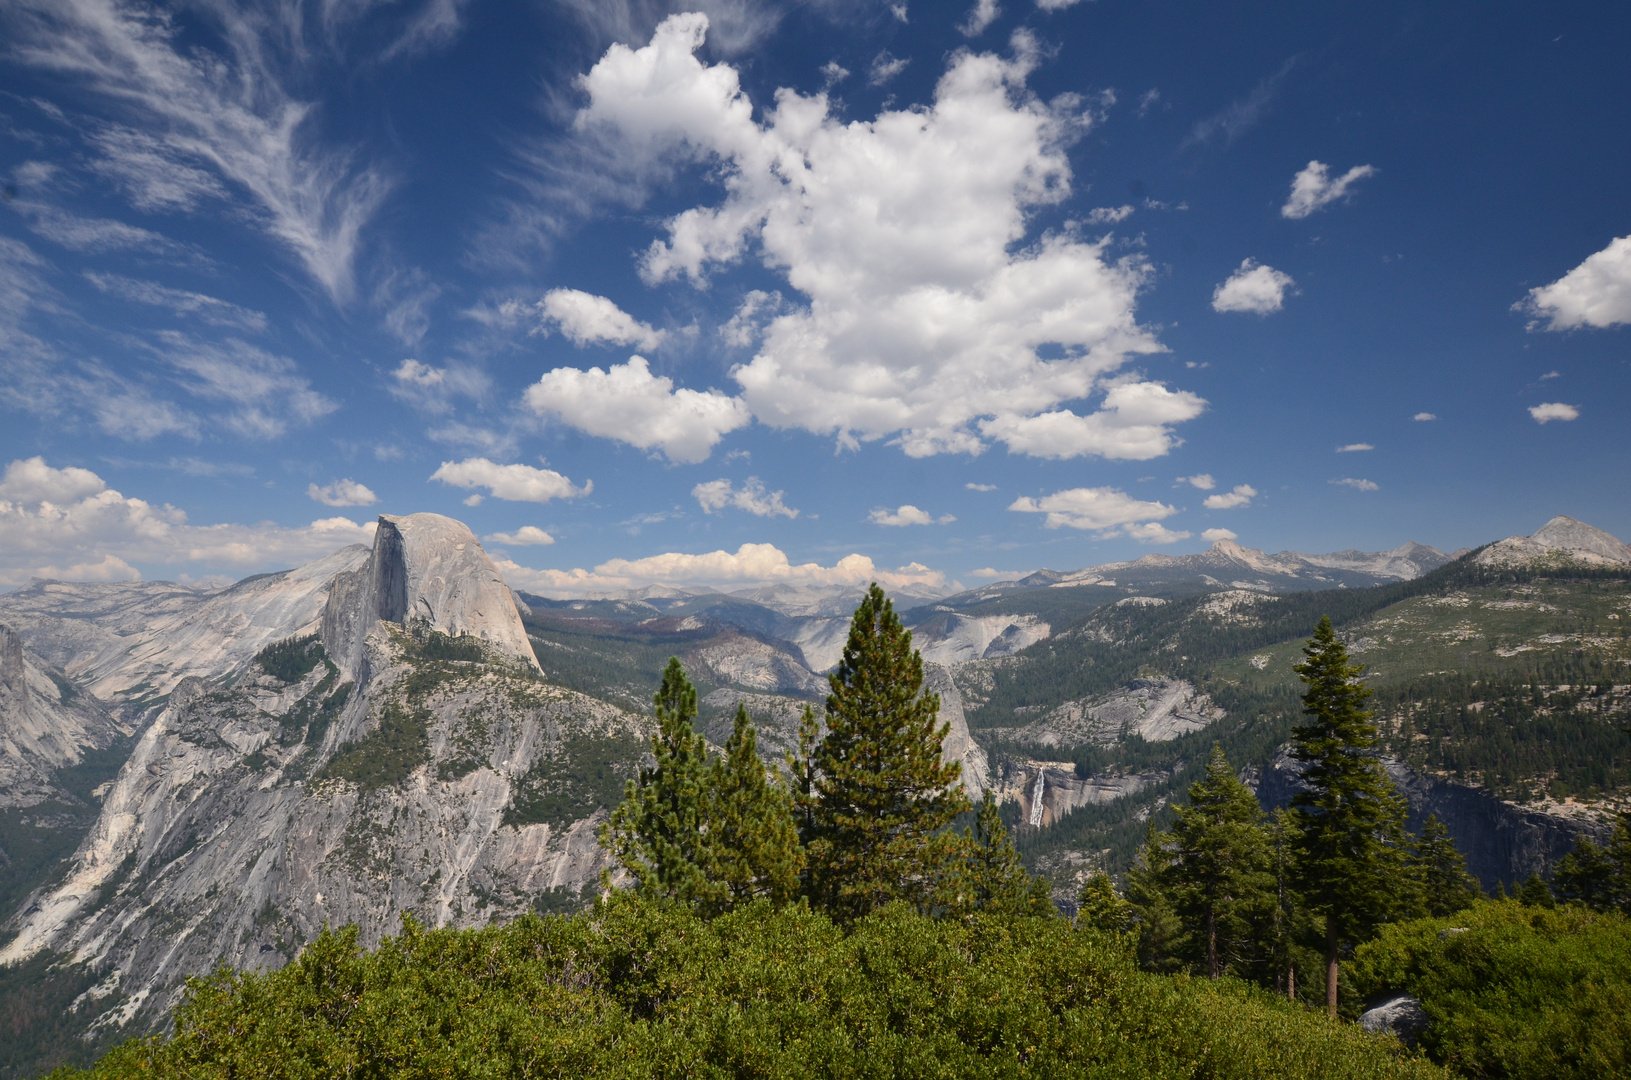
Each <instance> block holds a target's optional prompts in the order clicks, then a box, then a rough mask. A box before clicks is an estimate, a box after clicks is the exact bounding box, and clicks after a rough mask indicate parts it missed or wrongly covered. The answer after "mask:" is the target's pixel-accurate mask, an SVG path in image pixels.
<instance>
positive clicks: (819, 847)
mask: <svg viewBox="0 0 1631 1080" xmlns="http://www.w3.org/2000/svg"><path fill="white" fill-rule="evenodd" d="M828 681H829V683H830V685H831V687H832V693H831V694H830V695H828V697H827V734H826V736H825V737H824V738H823V739H822V740H821V742H820V743H819V744H818V745H817V746H816V747H815V751H814V753H813V754H812V755H811V756H810V760H809V767H810V769H811V770H812V772H813V776H812V780H811V795H810V803H809V806H808V813H809V824H808V832H807V834H806V836H807V840H806V845H805V850H806V853H807V858H808V860H809V883H810V893H811V899H812V900H813V901H814V902H815V903H817V904H818V905H820V906H822V907H825V908H826V909H827V910H828V911H830V912H832V913H833V914H834V915H836V916H838V917H839V918H841V919H850V918H856V917H859V916H861V915H865V914H866V913H868V912H870V911H873V910H875V909H877V908H879V907H882V906H883V905H884V904H887V903H889V902H890V901H892V900H907V901H910V902H912V903H914V904H916V905H918V906H919V907H920V908H927V907H928V906H929V905H930V904H931V903H932V902H933V901H934V899H935V898H936V896H937V895H939V893H940V889H941V885H942V883H943V882H944V880H945V879H946V876H947V875H948V874H955V873H956V872H957V866H956V863H957V861H958V857H959V851H958V848H959V846H960V844H959V841H960V838H959V837H955V836H952V835H951V834H950V833H949V832H948V831H947V830H946V826H948V825H950V824H951V822H952V819H953V818H955V817H956V816H957V815H958V814H959V813H961V812H963V811H964V810H966V809H968V798H967V796H966V795H965V794H964V793H963V789H962V787H961V785H959V784H958V783H957V781H958V778H959V777H960V776H961V775H962V767H961V766H960V765H959V764H958V763H956V762H951V763H949V764H948V763H945V762H944V761H942V759H941V744H942V742H943V741H944V739H945V737H946V732H947V731H948V730H949V726H948V725H944V724H941V723H939V720H938V713H939V710H940V698H939V696H938V695H936V694H932V693H922V692H921V691H922V688H923V658H922V657H921V656H919V655H918V653H917V651H916V650H914V649H913V648H912V635H911V633H910V632H909V631H908V630H907V629H906V628H905V627H904V626H903V625H901V621H900V619H899V617H898V616H896V614H895V610H894V605H893V604H891V603H890V602H889V600H888V598H887V597H885V596H884V593H883V590H882V589H880V588H878V586H877V585H876V584H873V586H872V587H871V588H870V589H869V590H868V591H867V595H866V598H865V599H863V600H862V601H861V604H860V606H859V607H858V608H856V610H855V619H854V621H853V622H852V623H851V625H850V632H849V640H848V641H847V642H846V643H845V646H844V654H843V658H842V659H841V660H840V661H839V664H838V669H837V670H836V671H834V672H833V673H832V675H830V676H829V677H828Z"/></svg>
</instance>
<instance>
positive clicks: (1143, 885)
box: [1125, 818, 1184, 972]
mask: <svg viewBox="0 0 1631 1080" xmlns="http://www.w3.org/2000/svg"><path fill="white" fill-rule="evenodd" d="M1171 847H1172V837H1171V836H1169V835H1168V834H1166V833H1163V832H1160V831H1158V830H1157V829H1156V827H1155V821H1154V819H1153V818H1152V819H1151V821H1150V824H1149V829H1148V831H1147V832H1146V834H1145V838H1144V846H1143V847H1142V848H1141V849H1139V852H1138V858H1137V860H1135V861H1134V863H1133V865H1132V867H1131V868H1130V869H1129V870H1128V871H1127V889H1126V893H1125V895H1126V897H1127V904H1128V908H1129V909H1130V911H1131V913H1132V922H1133V930H1134V932H1135V933H1136V934H1137V935H1138V962H1139V964H1140V966H1142V967H1143V968H1144V969H1145V970H1146V971H1158V972H1170V971H1176V970H1178V968H1179V967H1180V961H1179V955H1180V953H1181V952H1182V950H1183V946H1184V925H1183V923H1182V922H1181V921H1180V920H1179V918H1178V914H1177V912H1176V911H1174V910H1173V905H1172V899H1171V897H1170V896H1169V895H1168V893H1167V886H1166V878H1167V872H1168V869H1169V867H1171V865H1172V860H1173V856H1172V851H1171Z"/></svg>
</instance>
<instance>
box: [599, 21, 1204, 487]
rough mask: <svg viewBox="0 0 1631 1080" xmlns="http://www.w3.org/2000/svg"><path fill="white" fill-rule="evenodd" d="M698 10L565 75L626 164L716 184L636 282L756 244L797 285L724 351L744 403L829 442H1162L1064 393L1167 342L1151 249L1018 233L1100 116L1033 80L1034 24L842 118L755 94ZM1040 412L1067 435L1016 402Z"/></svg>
mask: <svg viewBox="0 0 1631 1080" xmlns="http://www.w3.org/2000/svg"><path fill="white" fill-rule="evenodd" d="M707 26H708V20H707V18H706V17H705V16H702V15H699V14H686V15H675V16H671V17H670V18H668V19H666V20H664V22H663V23H662V24H661V25H659V26H658V28H657V30H656V31H655V33H654V34H653V36H652V39H651V41H650V43H649V44H648V45H646V46H644V47H641V48H629V47H627V46H624V45H614V46H612V47H611V48H610V49H608V50H607V51H606V53H605V55H604V56H603V57H602V58H601V59H600V61H599V62H598V63H596V64H595V65H594V67H593V69H592V70H591V71H590V72H589V73H588V74H587V75H585V76H584V77H583V78H582V79H581V80H580V86H581V88H582V89H583V90H584V91H585V93H586V94H587V95H588V97H589V103H588V105H587V106H586V107H585V108H584V109H583V110H582V111H581V112H580V113H579V114H578V117H577V120H576V125H577V129H578V131H579V132H580V137H581V138H582V139H584V140H585V141H586V143H588V142H592V143H593V144H594V145H595V146H597V147H601V148H605V147H612V148H614V149H615V148H620V149H616V152H617V153H619V154H621V160H622V161H623V162H624V164H625V167H626V168H627V169H628V171H629V173H630V174H631V175H643V174H644V172H648V171H650V169H651V168H652V167H654V166H653V163H656V162H675V161H678V162H694V163H696V164H699V165H703V166H706V167H709V168H711V169H713V170H715V174H716V175H717V176H718V177H719V178H720V179H721V181H722V187H723V191H724V196H723V198H722V199H721V200H719V201H717V202H711V203H705V204H702V205H697V206H694V207H692V208H690V209H687V210H684V211H683V212H681V213H679V214H676V215H675V216H673V217H672V218H670V219H669V220H668V221H667V223H666V233H667V235H666V237H664V238H661V239H658V240H656V241H654V242H653V244H652V245H651V247H650V248H649V250H648V251H647V252H646V254H645V256H644V258H643V259H642V261H641V273H642V275H643V276H644V278H645V279H646V280H647V281H648V282H651V283H657V282H662V281H667V280H671V279H674V278H689V279H691V280H693V281H696V282H698V283H701V282H704V281H706V279H707V277H708V275H709V273H710V272H711V271H712V270H713V269H715V268H716V267H721V266H726V265H729V264H732V263H735V262H739V261H741V260H742V259H744V258H747V257H757V258H760V259H761V260H762V261H763V263H764V264H765V265H766V267H767V268H769V269H770V270H772V271H773V272H775V273H778V274H782V275H784V276H785V279H786V282H787V284H788V286H790V287H791V289H792V290H794V292H795V293H796V294H797V296H799V297H800V298H801V302H797V303H794V302H791V300H790V301H789V303H788V306H787V309H786V310H783V311H781V312H779V313H778V314H777V315H776V317H775V318H773V319H771V320H770V321H769V322H768V323H766V324H765V325H764V327H763V334H762V338H761V341H760V345H759V349H758V352H757V354H756V355H755V356H754V357H753V358H752V359H751V360H749V361H748V362H747V363H744V364H741V365H739V366H738V367H736V368H735V369H734V370H733V372H732V377H733V378H734V379H735V380H736V382H737V383H738V384H739V386H740V387H741V397H742V401H743V402H744V403H745V405H746V406H747V407H748V408H750V409H751V410H752V416H753V417H755V418H756V419H758V420H759V421H760V422H762V423H765V424H769V425H771V426H773V427H779V428H799V429H804V430H807V431H810V432H813V433H816V434H821V435H829V436H835V437H837V438H838V439H839V441H840V443H841V444H843V445H854V444H855V443H856V442H859V441H870V440H874V439H885V438H891V439H893V440H894V441H895V442H896V443H898V444H899V445H900V446H901V447H902V449H903V450H904V451H905V452H906V453H907V454H909V455H913V456H924V455H929V454H937V453H946V452H964V453H976V452H978V451H980V450H981V449H983V448H984V446H985V445H986V444H985V441H984V440H985V439H987V438H995V439H999V440H1003V441H1007V440H1008V438H1009V436H1012V437H1013V442H1012V443H1010V449H1014V450H1016V451H1018V452H1023V453H1038V454H1041V455H1043V456H1049V457H1062V456H1070V455H1072V454H1079V453H1102V454H1105V455H1106V456H1113V457H1122V458H1128V457H1132V458H1138V457H1144V456H1148V455H1151V454H1159V453H1164V452H1166V450H1167V449H1168V448H1170V446H1171V445H1173V442H1172V439H1171V438H1170V436H1168V435H1164V434H1163V433H1157V435H1156V437H1154V438H1153V439H1152V438H1151V437H1150V432H1149V431H1148V430H1146V429H1147V427H1148V425H1144V424H1135V425H1124V424H1118V423H1109V424H1104V425H1102V427H1103V430H1102V431H1101V430H1094V429H1093V427H1092V426H1088V427H1086V428H1083V427H1082V426H1081V421H1082V420H1083V419H1084V418H1083V417H1080V416H1076V415H1074V414H1073V413H1072V412H1070V411H1064V412H1061V407H1062V406H1064V405H1065V404H1066V403H1067V402H1073V401H1081V400H1084V399H1088V398H1090V397H1092V396H1093V395H1094V394H1095V393H1096V392H1098V391H1100V390H1103V389H1105V388H1106V384H1105V383H1104V382H1103V381H1102V380H1103V379H1104V378H1105V377H1106V376H1108V375H1109V374H1111V373H1113V372H1114V371H1115V370H1116V369H1118V368H1120V367H1121V366H1122V365H1123V364H1125V363H1126V361H1127V360H1128V358H1129V357H1132V356H1136V355H1143V354H1148V353H1153V352H1157V351H1160V350H1161V346H1160V345H1159V343H1158V342H1157V341H1156V340H1155V338H1154V336H1153V335H1152V334H1151V333H1150V332H1149V331H1148V330H1147V329H1145V328H1144V327H1141V326H1139V325H1138V323H1137V321H1136V319H1135V318H1134V308H1135V301H1136V298H1137V294H1138V291H1139V289H1140V288H1142V287H1143V286H1144V284H1145V283H1146V281H1147V280H1148V277H1149V274H1150V269H1149V266H1148V264H1147V262H1145V261H1144V260H1143V259H1142V258H1141V257H1139V256H1137V255H1131V256H1124V257H1121V258H1115V257H1112V256H1111V255H1110V254H1109V253H1108V247H1107V243H1108V242H1107V241H1106V242H1091V243H1090V242H1086V241H1084V240H1083V239H1081V238H1080V237H1078V236H1077V235H1076V234H1075V233H1074V232H1072V231H1070V230H1068V229H1064V230H1060V231H1055V232H1049V233H1045V234H1043V235H1040V236H1035V235H1028V234H1029V233H1030V227H1031V219H1032V216H1033V215H1034V214H1035V213H1036V212H1037V211H1039V210H1041V209H1043V208H1045V207H1048V206H1051V205H1055V204H1057V203H1059V202H1060V201H1062V200H1064V199H1065V198H1067V197H1068V196H1069V195H1070V192H1071V181H1072V174H1071V167H1070V163H1069V159H1068V156H1067V153H1066V151H1067V149H1068V147H1069V144H1070V143H1071V141H1072V140H1073V139H1074V138H1076V137H1077V136H1078V135H1079V134H1080V133H1081V132H1082V131H1083V130H1084V129H1085V128H1086V127H1087V126H1088V125H1089V124H1090V123H1092V122H1093V117H1092V115H1091V113H1090V110H1089V108H1088V107H1087V106H1086V105H1085V104H1084V103H1083V102H1082V101H1081V100H1080V99H1076V98H1072V97H1069V96H1066V97H1065V98H1060V99H1055V101H1054V102H1052V103H1044V102H1042V101H1041V100H1039V99H1038V98H1036V96H1035V95H1034V94H1032V93H1031V92H1030V90H1029V89H1028V88H1027V87H1026V80H1027V78H1028V76H1029V75H1030V73H1031V72H1032V70H1033V69H1034V68H1035V66H1036V64H1037V63H1038V62H1039V49H1038V48H1037V46H1036V44H1035V42H1034V41H1033V39H1032V38H1031V37H1030V36H1029V35H1028V34H1026V33H1023V32H1021V33H1018V34H1016V35H1015V37H1014V38H1013V50H1012V55H1011V56H1009V57H1002V56H998V55H995V54H991V53H973V52H967V51H963V52H958V53H956V54H954V55H953V57H952V58H951V60H950V61H949V64H948V68H947V70H946V72H945V74H944V75H943V76H942V78H941V79H940V81H939V84H938V86H937V87H936V90H935V94H934V100H933V101H932V103H929V104H927V105H924V106H921V107H914V108H909V109H900V110H895V111H884V112H882V113H880V114H879V115H878V116H876V117H875V118H873V119H871V120H864V119H863V120H855V121H849V120H847V119H845V118H843V117H839V116H835V115H833V113H832V111H831V110H830V108H829V103H828V100H827V98H826V96H825V95H822V94H817V95H814V96H805V95H803V94H800V93H798V92H796V91H793V90H786V89H784V90H781V91H779V92H778V94H777V96H776V101H775V104H774V107H771V108H766V109H764V110H763V111H762V112H759V113H757V114H756V112H755V108H754V103H753V102H752V101H750V100H749V98H748V97H747V95H746V94H745V93H744V92H743V91H742V89H741V86H740V82H739V80H738V76H737V72H736V70H735V69H734V68H732V67H730V66H729V65H727V64H722V63H721V64H708V63H704V62H703V61H702V60H700V59H699V58H698V56H697V55H696V51H697V50H698V49H699V48H700V46H701V45H702V42H703V39H704V35H705V33H706V31H707ZM1044 355H1046V357H1047V358H1046V359H1045V358H1044ZM1159 389H1160V392H1161V393H1163V394H1168V395H1170V396H1171V397H1172V398H1173V399H1176V401H1177V402H1179V403H1181V407H1180V408H1178V409H1177V410H1176V412H1175V414H1174V415H1177V416H1179V417H1181V418H1183V419H1188V418H1190V417H1192V416H1194V415H1196V414H1197V413H1198V411H1199V407H1200V405H1199V399H1198V398H1195V397H1194V396H1193V395H1188V394H1185V393H1183V392H1173V391H1168V390H1166V389H1165V388H1159ZM1169 411H1170V410H1169ZM1044 415H1046V416H1051V417H1052V418H1053V420H1052V422H1051V427H1052V429H1054V430H1057V431H1059V432H1060V437H1061V438H1062V439H1063V443H1060V442H1058V441H1055V440H1053V439H1049V438H1043V437H1041V436H1040V435H1039V434H1038V432H1036V431H1035V430H1034V429H1030V428H1027V427H1026V425H1025V424H1024V423H1023V422H1024V421H1026V420H1028V419H1031V418H1036V417H1039V416H1044ZM981 421H991V422H993V423H994V426H989V427H987V426H985V425H983V424H982V423H981ZM1172 422H1177V421H1172ZM635 427H637V425H632V424H631V425H627V426H626V429H627V428H635ZM693 460H694V459H693Z"/></svg>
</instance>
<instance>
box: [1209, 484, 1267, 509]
mask: <svg viewBox="0 0 1631 1080" xmlns="http://www.w3.org/2000/svg"><path fill="white" fill-rule="evenodd" d="M1256 497H1257V489H1256V488H1254V487H1252V486H1251V485H1250V484H1236V485H1235V489H1234V490H1233V491H1220V492H1218V493H1217V494H1216V495H1208V496H1207V497H1206V500H1205V502H1204V503H1203V504H1202V505H1204V506H1205V507H1206V508H1207V509H1208V510H1233V509H1235V508H1236V507H1239V506H1250V505H1251V504H1252V500H1253V499H1255V498H1256Z"/></svg>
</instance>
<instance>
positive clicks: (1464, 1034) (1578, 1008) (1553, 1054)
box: [1349, 900, 1631, 1080]
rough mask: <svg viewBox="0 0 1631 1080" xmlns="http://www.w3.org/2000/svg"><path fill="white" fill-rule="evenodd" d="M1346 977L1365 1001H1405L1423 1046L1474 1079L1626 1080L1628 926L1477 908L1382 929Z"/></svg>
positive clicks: (1587, 915)
mask: <svg viewBox="0 0 1631 1080" xmlns="http://www.w3.org/2000/svg"><path fill="white" fill-rule="evenodd" d="M1349 975H1350V977H1351V978H1352V979H1353V980H1354V982H1355V983H1356V984H1357V985H1358V986H1359V987H1360V988H1361V991H1362V992H1363V993H1364V994H1366V995H1372V996H1374V995H1380V994H1383V993H1387V992H1399V991H1403V992H1408V993H1410V994H1414V995H1415V996H1416V997H1418V998H1420V999H1421V1002H1422V1007H1423V1008H1424V1009H1425V1011H1426V1012H1427V1015H1428V1017H1429V1018H1430V1020H1431V1023H1430V1024H1429V1026H1428V1028H1427V1030H1426V1032H1425V1033H1424V1034H1423V1035H1422V1046H1423V1047H1424V1048H1425V1049H1426V1051H1427V1052H1428V1054H1429V1055H1430V1056H1431V1057H1432V1058H1433V1060H1435V1061H1440V1062H1444V1063H1446V1064H1449V1065H1451V1066H1452V1067H1453V1068H1454V1069H1455V1070H1456V1071H1457V1072H1459V1073H1461V1074H1462V1075H1465V1076H1471V1077H1490V1078H1495V1077H1500V1078H1505V1080H1600V1078H1603V1077H1610V1076H1627V1075H1631V923H1628V922H1627V921H1626V919H1625V918H1623V917H1622V916H1619V915H1599V914H1595V913H1592V912H1590V911H1587V910H1586V909H1584V908H1580V907H1574V906H1566V907H1559V908H1557V909H1555V910H1545V909H1543V908H1538V907H1533V906H1525V905H1523V904H1521V903H1519V902H1518V901H1515V900H1508V901H1503V902H1481V903H1479V904H1477V905H1476V906H1475V907H1474V908H1472V909H1471V910H1469V911H1463V912H1460V913H1458V914H1456V915H1453V916H1451V917H1449V918H1440V919H1423V920H1419V921H1415V922H1405V923H1395V924H1393V925H1391V926H1386V927H1383V928H1382V930H1381V933H1380V934H1379V936H1378V937H1377V938H1376V939H1375V940H1374V941H1371V942H1368V943H1366V944H1364V945H1361V946H1360V947H1359V949H1358V951H1357V953H1356V955H1355V958H1354V961H1353V962H1352V964H1350V965H1349Z"/></svg>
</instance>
